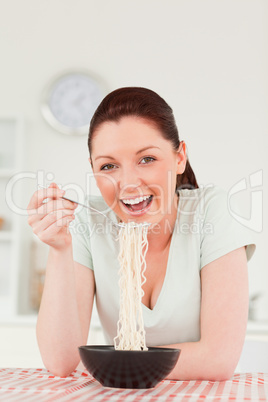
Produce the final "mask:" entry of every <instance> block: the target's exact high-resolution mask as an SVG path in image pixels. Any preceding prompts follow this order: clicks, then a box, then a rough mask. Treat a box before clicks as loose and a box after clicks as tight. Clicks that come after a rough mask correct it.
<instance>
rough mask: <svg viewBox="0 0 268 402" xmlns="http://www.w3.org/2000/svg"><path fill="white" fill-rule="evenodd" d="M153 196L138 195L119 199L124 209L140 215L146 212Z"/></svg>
mask: <svg viewBox="0 0 268 402" xmlns="http://www.w3.org/2000/svg"><path fill="white" fill-rule="evenodd" d="M140 200H141V201H140ZM152 200H153V196H152V195H150V196H149V197H140V198H139V197H138V198H136V199H129V200H124V201H122V200H121V204H122V205H123V208H124V210H127V212H128V213H130V214H131V215H142V214H144V213H146V212H147V211H148V210H149V208H150V206H151V203H152Z"/></svg>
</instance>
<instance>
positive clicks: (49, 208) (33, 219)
mask: <svg viewBox="0 0 268 402" xmlns="http://www.w3.org/2000/svg"><path fill="white" fill-rule="evenodd" d="M47 204H50V203H47ZM47 204H44V205H42V206H41V207H39V208H38V209H37V210H36V209H34V210H31V211H28V213H29V216H28V224H29V225H30V226H33V225H36V223H37V222H40V221H41V220H43V219H44V218H45V217H46V216H47V215H51V214H52V213H55V214H57V213H58V216H65V215H73V214H74V212H75V211H74V210H75V208H76V207H72V208H63V207H64V206H63V205H62V203H60V202H58V205H55V204H54V205H53V204H50V205H47Z"/></svg>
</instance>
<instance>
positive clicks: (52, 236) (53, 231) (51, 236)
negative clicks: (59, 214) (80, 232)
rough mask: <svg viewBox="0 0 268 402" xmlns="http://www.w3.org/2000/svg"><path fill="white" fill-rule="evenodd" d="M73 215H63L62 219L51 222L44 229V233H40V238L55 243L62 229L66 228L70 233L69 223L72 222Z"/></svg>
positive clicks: (66, 231)
mask: <svg viewBox="0 0 268 402" xmlns="http://www.w3.org/2000/svg"><path fill="white" fill-rule="evenodd" d="M72 220H73V219H72V218H71V217H66V216H65V217H63V218H61V219H58V220H57V221H56V222H54V223H53V224H51V225H50V226H49V227H48V228H47V229H46V230H44V231H43V232H42V233H40V235H39V239H40V240H41V241H43V242H44V243H53V242H54V243H55V242H57V240H58V239H57V236H58V235H59V232H60V231H62V230H65V233H66V234H68V233H69V224H70V223H71V222H72Z"/></svg>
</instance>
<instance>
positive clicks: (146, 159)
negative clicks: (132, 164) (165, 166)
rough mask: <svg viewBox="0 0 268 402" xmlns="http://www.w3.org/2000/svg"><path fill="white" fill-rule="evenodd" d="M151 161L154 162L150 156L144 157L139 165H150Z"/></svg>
mask: <svg viewBox="0 0 268 402" xmlns="http://www.w3.org/2000/svg"><path fill="white" fill-rule="evenodd" d="M153 161H155V158H153V157H152V156H145V157H144V158H142V159H141V161H140V163H141V164H142V165H146V164H148V163H152V162H153Z"/></svg>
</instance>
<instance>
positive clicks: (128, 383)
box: [79, 345, 180, 388]
mask: <svg viewBox="0 0 268 402" xmlns="http://www.w3.org/2000/svg"><path fill="white" fill-rule="evenodd" d="M79 353H80V357H81V360H82V362H83V364H84V366H85V367H86V369H87V370H88V372H89V373H90V374H91V375H92V376H93V377H94V378H95V379H96V380H97V381H99V382H100V383H101V385H103V386H104V387H116V388H152V387H154V386H155V385H156V384H157V383H159V381H161V380H163V379H164V378H165V377H166V376H167V375H168V374H169V373H170V372H171V371H172V369H173V368H174V366H175V364H176V363H177V360H178V358H179V355H180V349H170V348H153V347H149V348H148V350H147V351H143V350H115V349H114V347H113V346H95V345H94V346H90V345H86V346H80V347H79Z"/></svg>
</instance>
